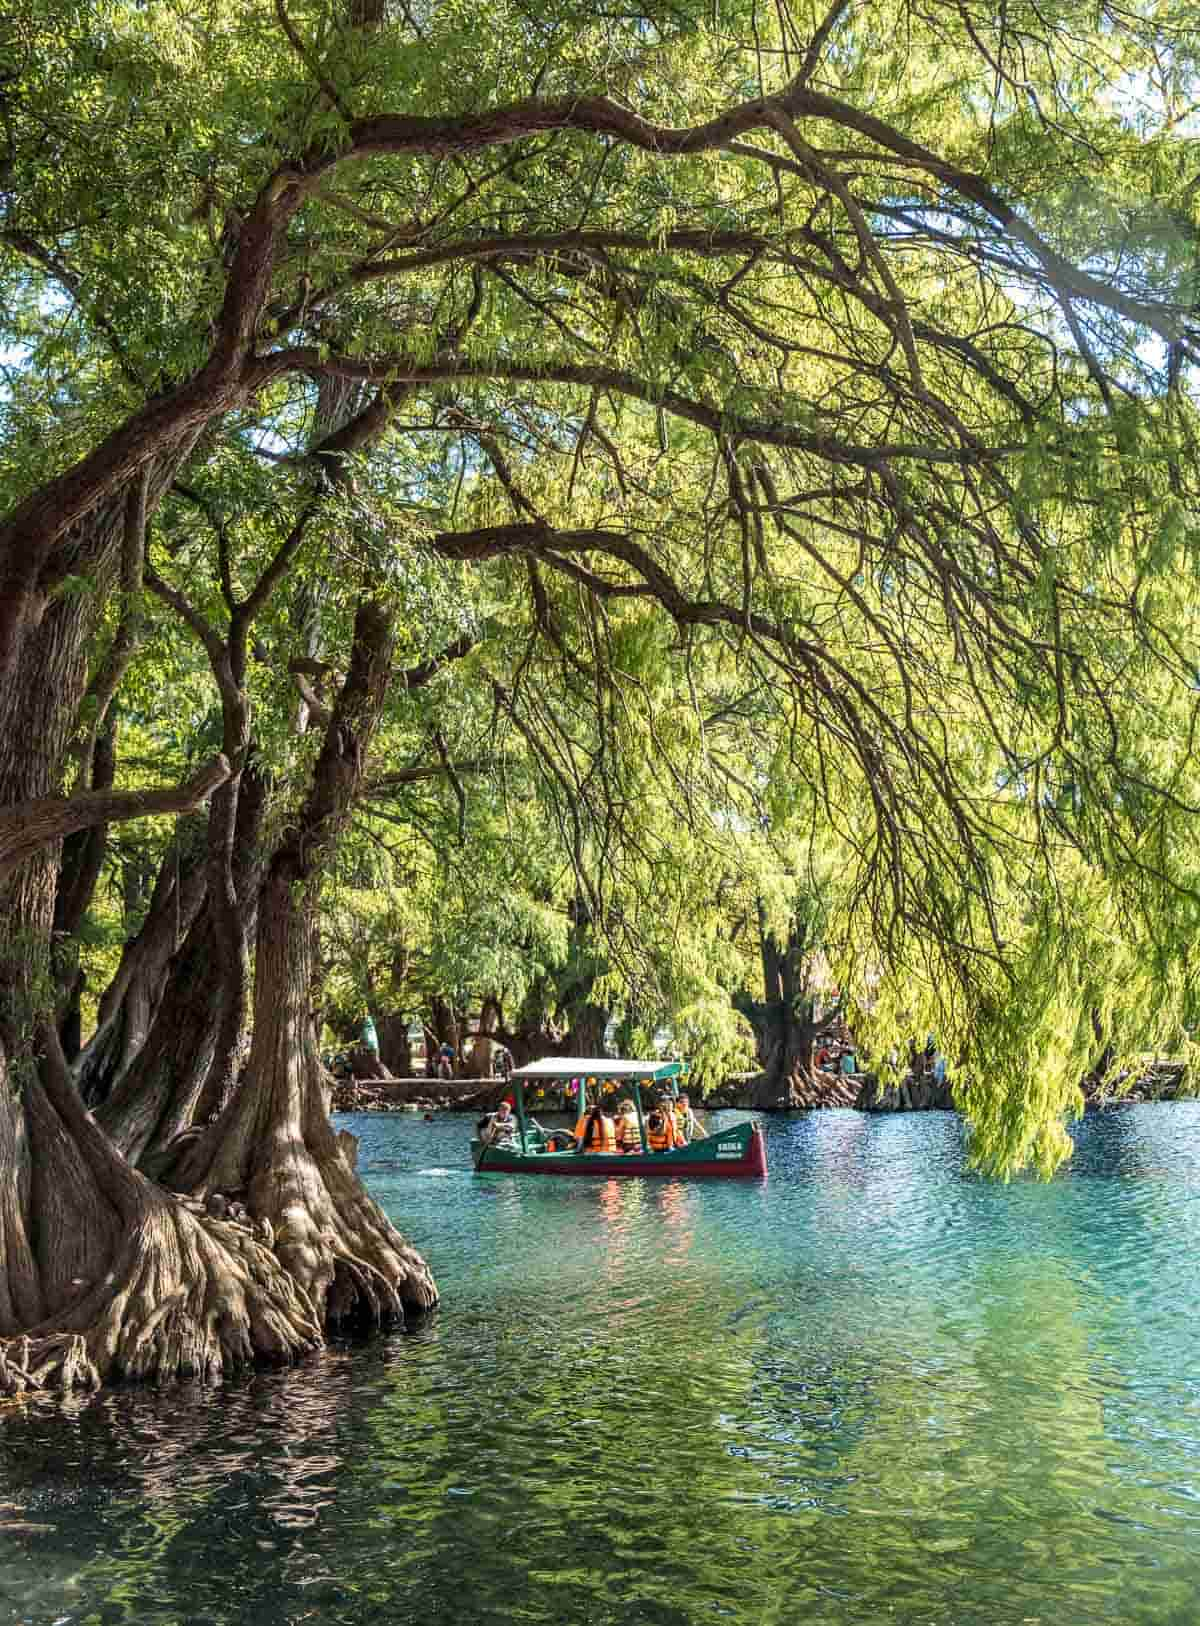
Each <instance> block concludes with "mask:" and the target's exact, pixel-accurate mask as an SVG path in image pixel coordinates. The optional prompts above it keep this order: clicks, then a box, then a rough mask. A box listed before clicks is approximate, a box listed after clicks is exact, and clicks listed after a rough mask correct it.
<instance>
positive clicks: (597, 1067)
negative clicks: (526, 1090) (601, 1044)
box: [510, 1056, 687, 1083]
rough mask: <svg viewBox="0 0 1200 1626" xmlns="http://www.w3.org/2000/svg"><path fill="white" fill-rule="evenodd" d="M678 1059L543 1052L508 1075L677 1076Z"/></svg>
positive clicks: (680, 1066) (526, 1079)
mask: <svg viewBox="0 0 1200 1626" xmlns="http://www.w3.org/2000/svg"><path fill="white" fill-rule="evenodd" d="M686 1071H687V1069H686V1068H685V1067H684V1065H683V1063H682V1062H681V1061H611V1060H609V1059H608V1058H607V1057H605V1056H546V1057H545V1058H544V1059H543V1060H542V1061H531V1062H530V1063H529V1065H528V1066H527V1067H518V1068H517V1069H516V1071H515V1072H514V1073H512V1074H511V1075H510V1076H511V1077H512V1078H513V1079H515V1080H517V1081H518V1082H520V1083H527V1082H532V1081H534V1080H542V1081H545V1080H546V1079H563V1078H600V1079H604V1078H613V1079H616V1078H679V1077H681V1076H682V1075H683V1074H684V1073H685V1072H686Z"/></svg>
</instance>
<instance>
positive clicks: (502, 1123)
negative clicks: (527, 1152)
mask: <svg viewBox="0 0 1200 1626" xmlns="http://www.w3.org/2000/svg"><path fill="white" fill-rule="evenodd" d="M519 1132H520V1126H519V1125H518V1123H517V1120H516V1117H515V1116H514V1114H513V1109H512V1107H511V1106H510V1105H509V1103H508V1102H507V1101H501V1103H500V1105H499V1106H498V1107H497V1108H496V1110H495V1112H492V1113H489V1115H488V1116H487V1117H486V1118H484V1119H483V1120H482V1121H481V1122H480V1125H479V1138H480V1140H481V1141H482V1142H483V1144H484V1145H485V1146H515V1145H516V1143H517V1136H518V1134H519Z"/></svg>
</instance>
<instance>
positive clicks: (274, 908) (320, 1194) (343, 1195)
mask: <svg viewBox="0 0 1200 1626" xmlns="http://www.w3.org/2000/svg"><path fill="white" fill-rule="evenodd" d="M391 648H392V620H391V616H390V615H389V614H387V613H386V612H385V611H384V610H383V609H382V607H381V606H380V605H378V604H376V603H373V602H370V601H367V602H364V603H362V604H360V606H359V610H358V614H357V616H356V618H355V633H354V641H353V645H352V649H351V658H350V668H349V671H348V673H347V675H346V679H345V682H344V683H343V685H342V688H341V691H340V693H339V695H338V697H337V700H336V702H335V704H334V706H333V709H332V714H331V716H330V719H329V723H328V725H327V727H326V730H325V737H324V742H323V745H322V750H321V754H320V756H319V758H318V760H317V764H316V767H315V769H314V772H313V779H312V784H311V787H310V790H309V795H308V799H307V801H306V803H305V805H304V807H303V809H302V810H301V812H300V813H299V815H298V817H297V818H296V819H295V821H294V822H293V824H292V826H291V828H290V830H289V832H288V834H287V836H286V837H285V839H284V841H283V842H282V844H281V845H280V846H279V847H278V848H277V849H276V851H275V853H274V854H273V856H272V858H271V861H270V864H269V866H268V868H267V873H266V878H265V880H264V883H263V889H262V893H261V896H260V899H259V911H258V935H257V947H256V954H255V969H254V1024H253V1039H252V1042H251V1050H250V1059H249V1062H248V1064H247V1068H246V1074H245V1078H244V1080H243V1083H242V1085H241V1088H240V1089H239V1090H238V1091H237V1093H236V1095H235V1096H234V1097H233V1099H232V1101H230V1103H229V1105H228V1106H227V1107H226V1109H225V1111H224V1112H223V1113H222V1114H221V1116H220V1118H219V1119H218V1120H217V1122H216V1123H215V1124H213V1125H212V1126H211V1127H210V1128H209V1129H208V1130H206V1131H204V1133H203V1134H202V1135H201V1137H200V1138H199V1140H197V1141H196V1142H195V1143H194V1144H192V1145H190V1146H189V1147H187V1149H186V1150H185V1151H184V1153H183V1155H182V1157H181V1159H180V1161H179V1163H178V1165H177V1167H176V1168H175V1170H174V1171H173V1173H172V1175H171V1180H172V1183H173V1184H174V1185H175V1186H176V1187H177V1188H178V1189H180V1190H184V1191H188V1192H191V1193H193V1194H195V1195H197V1196H200V1197H203V1198H206V1199H208V1198H212V1197H214V1196H222V1197H228V1196H231V1195H235V1194H236V1195H237V1196H238V1197H240V1198H242V1199H243V1200H244V1201H245V1204H246V1207H247V1209H248V1210H249V1212H250V1214H251V1215H252V1216H253V1218H254V1219H255V1221H256V1222H258V1223H259V1224H260V1225H261V1224H264V1223H265V1224H267V1225H269V1226H270V1227H271V1228H272V1230H273V1233H274V1237H275V1250H276V1253H277V1255H278V1257H279V1259H280V1260H281V1261H282V1262H283V1264H284V1265H285V1267H286V1268H287V1270H288V1272H289V1274H290V1275H291V1276H292V1278H293V1280H294V1281H296V1283H297V1284H298V1285H299V1287H300V1288H301V1289H302V1291H303V1293H304V1294H305V1297H306V1299H307V1300H308V1302H310V1303H311V1304H313V1305H314V1306H315V1307H316V1308H317V1310H318V1312H319V1314H320V1315H321V1316H322V1317H323V1319H325V1320H326V1321H330V1322H334V1323H337V1322H343V1321H346V1320H349V1319H361V1320H363V1321H367V1322H370V1323H373V1324H379V1323H381V1322H385V1321H391V1320H402V1319H403V1318H404V1315H405V1313H406V1311H409V1310H427V1309H429V1308H431V1307H432V1306H433V1305H434V1304H435V1303H436V1302H437V1290H436V1288H435V1286H434V1283H433V1278H432V1276H431V1275H430V1273H429V1270H428V1268H427V1266H426V1265H425V1263H424V1261H423V1260H422V1259H421V1258H420V1256H419V1255H418V1254H417V1253H416V1252H415V1251H414V1250H413V1249H412V1248H410V1247H409V1245H408V1244H407V1243H406V1242H405V1241H404V1239H403V1238H402V1237H401V1236H400V1235H399V1233H398V1232H397V1231H396V1230H395V1229H394V1228H393V1226H392V1224H391V1222H390V1221H389V1220H388V1219H387V1217H386V1215H385V1214H384V1213H383V1212H382V1210H381V1209H380V1208H379V1207H378V1206H377V1205H376V1204H375V1203H374V1202H373V1201H372V1200H371V1198H370V1197H368V1195H367V1193H366V1192H365V1190H364V1189H363V1187H362V1186H361V1184H360V1183H359V1181H358V1178H357V1175H356V1174H355V1172H354V1171H353V1170H352V1169H351V1167H350V1166H349V1164H348V1162H347V1161H346V1159H345V1157H344V1156H343V1153H342V1151H341V1148H340V1147H339V1146H338V1144H337V1140H336V1138H335V1136H334V1133H333V1130H332V1128H331V1126H330V1123H329V1118H328V1115H327V1112H326V1106H325V1099H324V1090H323V1086H322V1076H321V1066H320V1058H319V1056H318V1054H317V1049H316V1043H315V1038H314V1034H313V1029H312V1023H311V1021H310V1005H311V984H312V948H313V931H312V923H313V921H312V917H313V910H314V908H315V901H316V891H317V883H318V882H319V878H320V864H321V861H322V859H323V857H324V855H325V854H326V853H327V851H328V849H329V847H330V845H331V843H332V842H333V841H334V840H335V839H336V837H337V835H338V834H339V832H340V830H341V829H342V827H343V826H344V824H345V821H346V817H347V815H348V813H349V810H350V808H351V807H352V805H353V802H354V799H355V797H356V795H357V794H358V791H359V788H360V786H361V783H362V776H363V764H364V762H365V758H366V753H367V749H368V746H369V743H370V739H371V735H372V733H373V732H374V729H375V725H376V723H377V721H378V718H379V714H380V711H381V710H382V706H383V702H384V698H385V695H386V692H387V683H388V675H389V667H390V658H391Z"/></svg>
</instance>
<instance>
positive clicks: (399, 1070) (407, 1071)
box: [375, 1013, 413, 1078]
mask: <svg viewBox="0 0 1200 1626" xmlns="http://www.w3.org/2000/svg"><path fill="white" fill-rule="evenodd" d="M375 1031H376V1032H377V1033H378V1035H379V1059H380V1061H381V1062H382V1063H383V1065H384V1066H385V1067H386V1068H387V1070H388V1072H389V1073H390V1074H391V1075H392V1077H393V1078H411V1077H412V1076H413V1055H412V1040H411V1039H410V1038H409V1036H408V1017H407V1016H404V1015H402V1014H400V1013H397V1014H396V1015H394V1016H381V1017H380V1018H379V1019H378V1021H377V1022H376V1023H375Z"/></svg>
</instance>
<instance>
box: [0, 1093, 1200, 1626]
mask: <svg viewBox="0 0 1200 1626" xmlns="http://www.w3.org/2000/svg"><path fill="white" fill-rule="evenodd" d="M353 1127H354V1129H355V1131H356V1132H357V1133H359V1134H360V1135H361V1137H362V1147H361V1153H360V1162H361V1165H362V1167H363V1169H364V1172H365V1174H366V1177H367V1179H368V1181H369V1183H370V1184H371V1186H372V1188H373V1189H374V1190H375V1192H376V1193H377V1194H378V1195H379V1197H380V1198H381V1200H382V1201H383V1202H384V1203H385V1204H386V1205H387V1207H388V1208H389V1209H390V1210H391V1211H392V1212H393V1213H394V1214H395V1215H396V1217H397V1218H398V1219H399V1220H400V1221H401V1222H402V1223H403V1224H404V1226H405V1227H406V1229H407V1230H408V1231H409V1233H410V1234H411V1235H412V1236H413V1238H414V1240H415V1241H417V1242H418V1244H419V1245H421V1246H423V1247H424V1248H425V1249H426V1250H427V1251H428V1252H429V1254H430V1255H431V1257H432V1260H433V1263H434V1266H435V1268H436V1271H437V1274H438V1278H439V1282H440V1283H441V1285H442V1287H443V1290H444V1292H445V1295H446V1308H445V1309H444V1310H443V1311H442V1312H441V1313H440V1314H439V1315H438V1316H437V1317H436V1318H435V1319H433V1320H432V1321H431V1322H430V1323H429V1324H428V1325H426V1326H425V1327H423V1328H421V1329H419V1330H417V1331H415V1332H413V1333H411V1334H408V1335H404V1336H396V1337H393V1338H390V1339H387V1340H376V1341H374V1342H371V1343H368V1344H365V1345H363V1346H360V1347H351V1346H343V1347H338V1348H335V1349H332V1350H330V1351H329V1352H327V1353H326V1354H325V1355H323V1356H322V1357H321V1358H320V1359H318V1360H315V1361H313V1362H312V1363H310V1364H308V1365H306V1366H304V1367H302V1368H301V1369H299V1370H297V1371H295V1372H291V1373H266V1374H257V1375H253V1376H250V1377H246V1378H244V1379H242V1380H240V1381H237V1382H234V1383H231V1384H229V1385H227V1386H225V1387H224V1388H222V1389H220V1390H219V1391H217V1392H215V1393H213V1392H211V1391H204V1390H203V1389H200V1388H198V1387H197V1388H191V1389H182V1390H178V1389H177V1390H170V1391H166V1392H163V1393H159V1394H155V1393H144V1392H128V1393H115V1394H114V1393H108V1394H105V1395H102V1396H100V1397H97V1398H95V1399H93V1400H90V1401H86V1402H83V1401H77V1402H73V1403H71V1404H69V1405H66V1406H64V1407H62V1408H60V1409H58V1410H55V1411H45V1410H40V1409H37V1408H28V1407H26V1408H21V1407H16V1408H10V1409H8V1410H6V1411H4V1412H3V1413H0V1503H3V1504H4V1506H3V1508H0V1528H2V1526H3V1524H4V1523H5V1522H7V1525H8V1529H7V1531H6V1532H5V1533H3V1534H0V1541H3V1542H4V1543H5V1544H6V1546H7V1550H6V1552H5V1561H4V1563H3V1564H0V1621H4V1620H8V1621H14V1622H17V1621H19V1622H27V1623H30V1626H34V1623H36V1626H49V1623H51V1622H57V1623H60V1626H69V1623H79V1626H84V1623H92V1622H96V1623H109V1622H126V1621H128V1622H131V1623H132V1622H138V1623H143V1622H144V1623H151V1626H167V1623H171V1626H178V1623H181V1622H187V1623H189V1626H191V1623H197V1626H199V1623H208V1622H212V1623H217V1622H220V1623H234V1622H251V1621H253V1622H256V1623H260V1626H290V1623H294V1622H295V1623H298V1622H312V1623H314V1626H341V1623H343V1622H345V1623H349V1622H355V1623H371V1622H379V1623H380V1626H382V1623H384V1622H387V1623H389V1626H402V1623H407V1622H410V1621H411V1622H414V1623H416V1622H424V1621H433V1622H443V1621H445V1622H462V1623H467V1622H470V1623H476V1622H490V1621H513V1622H521V1623H533V1626H538V1623H571V1626H584V1623H586V1626H609V1623H613V1626H616V1623H621V1626H625V1623H630V1626H632V1623H642V1622H646V1623H652V1626H685V1623H688V1626H690V1623H692V1622H695V1621H704V1620H708V1619H710V1618H711V1619H713V1620H726V1621H732V1622H734V1623H747V1626H749V1623H754V1626H760V1623H769V1626H793V1623H795V1626H800V1623H801V1622H803V1623H805V1626H809V1623H816V1626H820V1623H830V1626H833V1623H839V1626H848V1623H856V1626H857V1623H863V1626H866V1623H875V1622H895V1623H896V1626H927V1623H938V1626H941V1623H945V1626H951V1623H953V1626H1032V1623H1037V1622H1044V1623H1047V1626H1049V1623H1053V1626H1072V1623H1075V1622H1080V1623H1084V1622H1101V1621H1113V1622H1118V1621H1120V1622H1154V1623H1161V1626H1168V1623H1170V1626H1185V1623H1186V1626H1194V1623H1195V1622H1196V1621H1197V1619H1198V1618H1200V1607H1198V1606H1197V1603H1196V1601H1195V1600H1196V1597H1197V1594H1198V1593H1200V1359H1198V1356H1200V1335H1198V1333H1197V1329H1196V1324H1195V1320H1194V1307H1195V1305H1196V1303H1197V1289H1198V1288H1200V1262H1198V1251H1197V1230H1198V1227H1200V1107H1196V1106H1191V1105H1175V1106H1147V1107H1139V1108H1132V1109H1129V1110H1127V1111H1123V1112H1117V1113H1113V1114H1111V1115H1110V1116H1107V1117H1105V1118H1102V1119H1096V1120H1092V1121H1089V1122H1088V1123H1087V1124H1086V1125H1085V1126H1084V1129H1083V1131H1082V1133H1081V1136H1080V1145H1079V1149H1078V1151H1077V1154H1076V1156H1075V1159H1074V1162H1073V1164H1072V1167H1071V1170H1070V1171H1069V1172H1068V1173H1067V1174H1065V1175H1064V1176H1062V1177H1060V1178H1059V1179H1058V1180H1056V1181H1055V1182H1053V1183H1052V1184H1051V1185H1049V1186H1042V1185H1038V1184H1036V1183H1033V1182H1030V1181H1018V1182H1015V1183H1014V1184H1013V1185H1011V1186H1008V1187H1000V1186H994V1185H988V1184H985V1183H983V1182H982V1181H979V1180H976V1179H974V1178H972V1177H970V1176H969V1175H968V1174H966V1173H965V1171H964V1169H963V1164H962V1146H961V1130H960V1127H959V1125H958V1123H957V1121H956V1120H955V1119H953V1118H951V1117H949V1116H944V1115H940V1114H928V1115H920V1116H916V1117H909V1118H883V1119H879V1120H875V1119H868V1118H865V1117H861V1116H859V1115H858V1114H855V1113H849V1112H846V1113H829V1114H822V1115H820V1116H818V1117H816V1118H813V1119H796V1120H793V1121H790V1122H784V1121H777V1122H773V1123H771V1124H769V1125H768V1126H767V1133H768V1137H769V1141H770V1148H769V1151H770V1158H771V1178H770V1181H769V1182H768V1183H767V1184H757V1183H746V1184H743V1183H741V1182H735V1181H730V1182H727V1183H726V1182H722V1183H719V1184H713V1185H707V1184H704V1183H701V1182H696V1183H691V1184H689V1183H686V1182H682V1181H670V1182H667V1181H664V1182H661V1183H659V1182H652V1181H640V1180H629V1181H621V1180H605V1181H600V1180H597V1181H595V1182H591V1181H562V1182H556V1181H550V1180H545V1181H537V1180H521V1179H519V1178H514V1177H511V1176H510V1177H504V1176H499V1177H497V1176H493V1177H490V1178H478V1177H475V1176H473V1175H471V1174H470V1173H469V1172H467V1170H466V1168H465V1161H466V1159H465V1153H466V1146H465V1142H466V1138H467V1134H468V1132H469V1126H468V1124H467V1122H466V1120H463V1119H443V1120H439V1121H437V1122H435V1123H432V1124H426V1123H424V1122H423V1121H421V1120H419V1119H414V1118H412V1117H410V1116H403V1117H394V1118H380V1117H371V1118H362V1119H357V1120H353Z"/></svg>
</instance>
